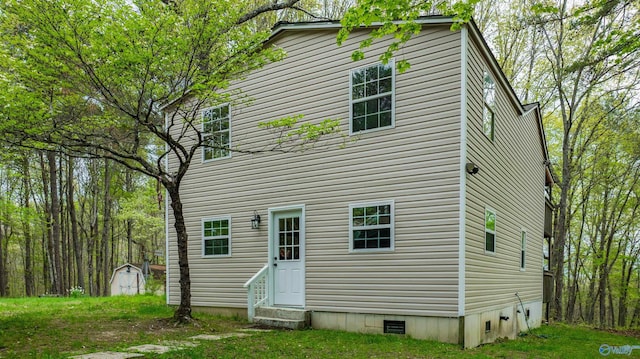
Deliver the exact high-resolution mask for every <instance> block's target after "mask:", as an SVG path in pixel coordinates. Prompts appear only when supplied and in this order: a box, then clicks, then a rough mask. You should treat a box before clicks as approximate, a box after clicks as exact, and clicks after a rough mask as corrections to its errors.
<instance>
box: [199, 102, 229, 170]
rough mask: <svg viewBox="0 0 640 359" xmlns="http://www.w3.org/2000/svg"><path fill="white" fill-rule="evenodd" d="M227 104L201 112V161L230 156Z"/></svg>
mask: <svg viewBox="0 0 640 359" xmlns="http://www.w3.org/2000/svg"><path fill="white" fill-rule="evenodd" d="M229 110H230V106H229V104H225V105H221V106H218V107H211V108H207V109H205V110H204V111H202V136H203V139H204V146H203V150H202V160H203V161H209V160H214V159H218V158H226V157H229V156H230V155H231V152H230V151H229V146H230V144H231V131H230V124H231V115H230V111H229Z"/></svg>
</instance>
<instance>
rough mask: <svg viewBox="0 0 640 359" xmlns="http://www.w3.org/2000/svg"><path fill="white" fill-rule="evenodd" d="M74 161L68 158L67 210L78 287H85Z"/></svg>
mask: <svg viewBox="0 0 640 359" xmlns="http://www.w3.org/2000/svg"><path fill="white" fill-rule="evenodd" d="M73 173H74V163H73V157H71V156H69V157H68V158H67V210H68V211H69V221H70V222H71V239H72V242H73V248H74V253H75V260H76V270H77V276H78V278H77V281H76V284H77V285H78V287H81V288H85V286H84V265H83V264H82V249H83V248H82V247H83V246H82V239H81V238H80V236H79V235H78V219H77V214H76V206H75V201H74V193H73V192H74V190H75V186H74V183H73Z"/></svg>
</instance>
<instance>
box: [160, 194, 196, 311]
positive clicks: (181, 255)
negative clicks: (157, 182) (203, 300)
mask: <svg viewBox="0 0 640 359" xmlns="http://www.w3.org/2000/svg"><path fill="white" fill-rule="evenodd" d="M165 188H166V189H167V192H168V194H169V198H171V208H172V209H173V218H174V220H175V223H174V227H175V229H176V235H177V244H178V266H179V268H180V305H179V306H178V308H177V309H176V311H175V312H174V314H173V318H174V319H175V320H176V321H179V322H185V321H189V320H191V277H190V274H189V257H188V255H187V248H188V243H187V242H188V241H187V240H188V236H187V228H186V226H185V223H184V213H183V212H182V200H181V199H180V190H179V184H175V183H173V182H168V183H165Z"/></svg>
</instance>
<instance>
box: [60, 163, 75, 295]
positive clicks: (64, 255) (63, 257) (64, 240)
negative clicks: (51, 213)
mask: <svg viewBox="0 0 640 359" xmlns="http://www.w3.org/2000/svg"><path fill="white" fill-rule="evenodd" d="M57 168H58V171H59V173H58V176H59V178H60V185H59V186H58V191H59V192H58V198H59V202H58V203H59V204H58V211H59V212H60V246H61V248H60V269H61V272H60V273H61V275H60V277H61V278H62V280H61V283H62V284H61V289H62V291H61V292H60V294H67V293H68V292H67V290H68V289H69V288H70V287H71V286H70V285H69V283H70V278H71V267H73V263H72V262H71V261H70V260H69V249H68V246H67V244H68V243H69V236H68V235H67V228H68V225H67V216H66V213H67V211H66V208H65V200H64V198H65V190H64V179H65V176H64V173H63V168H64V166H63V163H62V156H60V157H58V166H57Z"/></svg>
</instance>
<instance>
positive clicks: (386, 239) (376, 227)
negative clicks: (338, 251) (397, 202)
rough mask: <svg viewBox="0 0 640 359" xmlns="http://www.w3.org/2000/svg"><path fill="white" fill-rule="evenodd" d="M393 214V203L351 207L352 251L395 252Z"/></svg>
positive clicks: (353, 205) (363, 204) (350, 230)
mask: <svg viewBox="0 0 640 359" xmlns="http://www.w3.org/2000/svg"><path fill="white" fill-rule="evenodd" d="M393 212H394V209H393V201H387V202H371V203H358V204H352V205H350V206H349V227H350V228H349V237H350V246H349V247H350V250H351V251H366V250H393V247H394V244H393V237H394V233H393V232H394V230H393V227H394V218H393V217H394V215H393Z"/></svg>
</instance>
